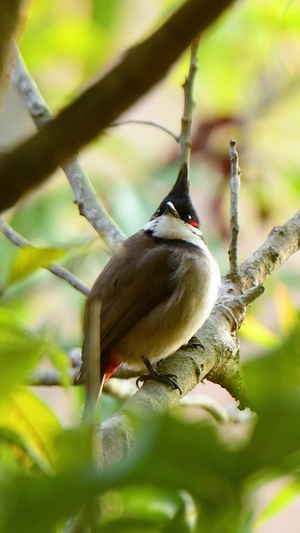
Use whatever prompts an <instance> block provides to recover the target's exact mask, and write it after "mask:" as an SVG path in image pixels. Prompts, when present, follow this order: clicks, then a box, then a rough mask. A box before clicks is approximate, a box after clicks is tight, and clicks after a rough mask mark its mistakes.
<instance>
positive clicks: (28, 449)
mask: <svg viewBox="0 0 300 533" xmlns="http://www.w3.org/2000/svg"><path fill="white" fill-rule="evenodd" d="M18 429H19V428H18ZM0 443H1V448H2V446H3V445H4V444H6V445H8V446H9V447H10V450H11V453H12V455H13V456H14V458H15V459H16V460H17V461H20V453H19V452H20V451H21V452H23V454H25V455H26V456H27V457H28V458H29V459H30V460H31V462H32V464H33V465H35V466H36V467H38V468H39V469H40V470H42V472H45V473H47V474H49V473H51V469H50V468H49V464H48V462H47V461H45V459H44V458H43V456H42V455H41V454H40V453H39V451H38V449H37V448H36V447H35V446H34V445H32V444H31V442H30V439H27V438H26V437H25V436H24V435H21V434H20V433H19V431H18V432H17V431H14V430H12V429H10V428H7V427H0Z"/></svg>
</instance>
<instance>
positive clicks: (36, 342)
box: [0, 307, 45, 396]
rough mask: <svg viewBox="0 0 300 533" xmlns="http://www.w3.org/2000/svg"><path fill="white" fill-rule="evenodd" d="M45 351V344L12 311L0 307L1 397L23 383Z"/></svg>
mask: <svg viewBox="0 0 300 533" xmlns="http://www.w3.org/2000/svg"><path fill="white" fill-rule="evenodd" d="M44 350H45V342H44V341H43V340H42V339H40V338H39V337H38V335H36V334H35V333H34V332H32V331H30V329H29V328H27V327H26V326H25V325H24V324H23V323H22V322H21V320H19V318H18V317H17V316H16V315H15V314H14V313H13V312H12V311H11V310H10V309H7V308H5V307H0V368H1V387H0V396H1V395H3V394H6V393H7V392H8V391H9V390H10V389H11V388H12V387H14V386H15V385H17V384H19V383H22V382H23V381H24V379H25V377H26V376H27V374H28V372H29V371H30V370H31V369H33V368H34V367H35V366H36V365H37V363H38V361H39V360H40V358H41V357H42V355H43V354H44Z"/></svg>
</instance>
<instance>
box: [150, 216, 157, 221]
mask: <svg viewBox="0 0 300 533" xmlns="http://www.w3.org/2000/svg"><path fill="white" fill-rule="evenodd" d="M157 217H158V215H152V217H151V219H150V220H154V219H155V218H157Z"/></svg>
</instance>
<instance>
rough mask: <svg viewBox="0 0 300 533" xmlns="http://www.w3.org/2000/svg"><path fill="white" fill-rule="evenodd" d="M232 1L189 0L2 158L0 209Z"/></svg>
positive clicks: (136, 92) (90, 134)
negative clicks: (104, 73)
mask: <svg viewBox="0 0 300 533" xmlns="http://www.w3.org/2000/svg"><path fill="white" fill-rule="evenodd" d="M232 2H233V0H219V1H218V2H213V3H207V2H206V1H205V0H188V1H187V2H186V3H185V4H184V5H183V6H182V7H181V8H180V9H179V10H178V11H177V12H176V13H175V14H174V15H172V16H171V17H170V19H169V20H167V22H166V23H165V24H164V25H163V26H162V27H161V28H159V29H158V30H157V31H156V32H155V33H154V34H152V35H151V36H150V37H149V38H148V39H146V40H145V41H143V42H142V43H140V44H139V45H137V46H135V47H133V48H131V49H130V50H129V51H128V52H127V54H126V55H125V56H124V58H123V59H122V60H121V61H120V63H119V64H118V65H117V66H116V67H114V68H113V69H112V70H111V71H110V72H108V74H107V75H106V76H105V77H104V78H102V79H101V80H100V81H98V82H96V83H95V84H94V85H92V86H90V87H89V88H88V89H87V90H86V91H85V92H84V93H83V94H82V95H81V96H79V97H78V98H77V99H76V100H75V101H74V102H73V103H72V104H70V105H69V106H68V107H66V108H65V109H63V110H62V111H61V112H60V113H59V115H58V116H57V118H56V119H55V120H53V121H52V122H49V123H48V124H46V125H45V127H44V128H43V130H42V131H41V132H40V133H38V134H36V135H34V136H33V137H31V138H30V139H29V140H28V141H26V142H24V143H23V144H22V145H21V146H19V147H18V148H16V149H15V150H14V151H13V152H12V153H10V154H8V155H6V156H5V157H3V159H2V161H1V162H0V211H1V210H3V209H6V208H8V207H10V206H12V205H13V204H14V203H15V202H16V201H17V200H18V199H19V198H20V197H21V196H22V195H23V194H24V192H26V191H28V190H29V189H31V188H32V187H34V186H36V185H38V184H40V183H41V182H42V181H43V180H44V179H45V177H46V176H48V175H49V174H51V172H53V171H54V170H55V169H56V168H57V167H58V166H59V165H60V164H61V163H63V162H65V161H67V160H68V159H69V158H70V157H71V156H72V155H73V154H75V153H76V152H77V151H78V150H79V149H80V148H81V147H82V146H84V145H86V144H87V143H88V142H89V141H91V140H92V139H93V138H94V137H95V136H96V135H99V133H100V132H101V131H103V129H104V128H106V127H107V126H108V125H109V124H111V123H112V122H113V121H114V120H115V119H116V118H117V117H118V116H119V115H120V113H122V112H123V111H124V110H125V109H127V108H128V107H129V106H131V105H132V104H133V103H134V102H135V101H136V100H137V99H138V98H140V97H141V96H142V95H144V94H145V93H146V92H147V91H148V90H149V89H150V88H151V87H153V85H155V84H156V83H157V82H158V81H159V80H160V79H161V78H162V77H163V76H164V75H165V73H166V72H167V70H168V69H169V68H170V66H171V65H172V64H173V63H174V61H176V59H177V58H178V57H179V56H180V54H181V53H182V52H183V51H184V50H185V48H186V47H187V46H188V45H189V43H190V42H191V41H192V40H193V39H194V38H195V37H196V35H197V34H198V33H199V32H202V31H204V30H205V29H206V28H207V27H208V26H209V25H210V24H211V23H212V22H213V21H214V20H216V19H217V17H218V16H219V15H220V14H221V13H222V12H223V11H224V9H225V8H226V7H228V6H229V5H230V4H231V3H232ZM157 58H159V61H158V60H157ZM145 66H146V67H145ZM143 67H144V68H143Z"/></svg>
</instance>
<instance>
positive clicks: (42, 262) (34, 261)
mask: <svg viewBox="0 0 300 533" xmlns="http://www.w3.org/2000/svg"><path fill="white" fill-rule="evenodd" d="M65 253H66V251H65V250H64V249H62V248H36V247H35V246H24V247H23V248H21V249H20V250H19V252H18V253H17V255H16V256H15V258H14V261H13V264H12V267H11V271H10V273H9V278H8V282H7V284H8V285H12V284H13V283H16V282H17V281H20V280H22V279H24V278H26V277H27V276H29V275H30V274H32V273H33V272H35V271H36V270H37V269H38V268H41V267H47V266H49V265H50V264H51V263H53V262H54V261H57V260H58V259H60V258H61V257H63V255H64V254H65Z"/></svg>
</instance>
